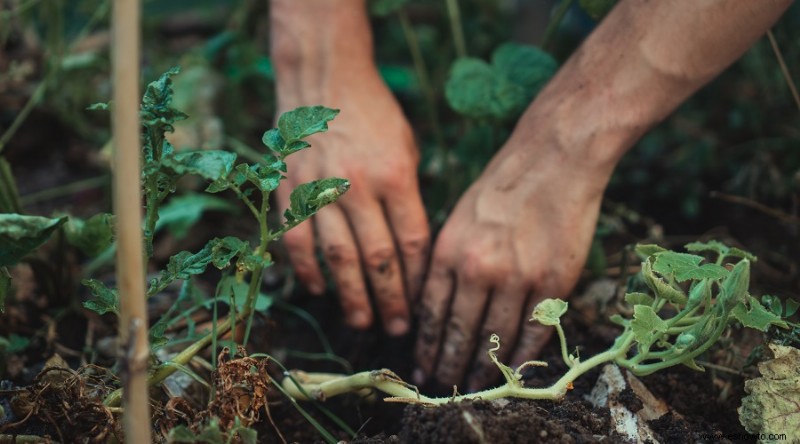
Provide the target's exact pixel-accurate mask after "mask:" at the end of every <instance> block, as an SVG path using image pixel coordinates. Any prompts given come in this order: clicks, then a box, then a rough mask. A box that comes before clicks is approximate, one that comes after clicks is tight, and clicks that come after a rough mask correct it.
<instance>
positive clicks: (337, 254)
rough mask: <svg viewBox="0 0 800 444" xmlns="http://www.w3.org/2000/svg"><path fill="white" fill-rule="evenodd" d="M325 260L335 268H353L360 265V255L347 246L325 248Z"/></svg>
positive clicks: (338, 245)
mask: <svg viewBox="0 0 800 444" xmlns="http://www.w3.org/2000/svg"><path fill="white" fill-rule="evenodd" d="M323 251H324V255H325V259H326V260H327V261H328V264H329V265H330V266H331V267H333V268H342V267H352V266H356V265H358V253H356V250H355V249H354V248H353V247H351V246H347V245H345V244H329V245H326V246H325V248H324V250H323Z"/></svg>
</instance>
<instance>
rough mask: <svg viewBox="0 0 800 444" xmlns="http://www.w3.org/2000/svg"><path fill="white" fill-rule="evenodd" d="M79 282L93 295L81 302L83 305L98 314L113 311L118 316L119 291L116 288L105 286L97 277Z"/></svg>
mask: <svg viewBox="0 0 800 444" xmlns="http://www.w3.org/2000/svg"><path fill="white" fill-rule="evenodd" d="M81 283H82V284H83V285H85V286H86V287H88V288H89V291H90V292H91V293H92V296H93V298H92V299H89V300H88V301H86V302H84V303H83V306H84V307H86V308H87V309H89V310H91V311H93V312H95V313H97V314H99V315H104V314H106V313H114V314H115V315H117V316H119V293H118V292H117V290H116V289H112V288H108V287H106V285H105V284H104V283H102V282H100V281H98V280H97V279H84V280H82V281H81Z"/></svg>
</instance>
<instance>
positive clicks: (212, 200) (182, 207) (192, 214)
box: [156, 193, 239, 240]
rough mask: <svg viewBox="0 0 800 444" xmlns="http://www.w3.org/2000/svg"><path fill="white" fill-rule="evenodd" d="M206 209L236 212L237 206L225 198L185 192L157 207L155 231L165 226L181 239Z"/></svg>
mask: <svg viewBox="0 0 800 444" xmlns="http://www.w3.org/2000/svg"><path fill="white" fill-rule="evenodd" d="M207 211H225V212H228V213H231V214H236V213H238V211H239V207H238V206H236V205H234V204H233V203H231V202H229V201H227V200H225V199H220V198H219V197H215V196H209V195H208V194H200V193H186V194H183V195H180V196H176V197H173V198H172V199H170V200H169V201H168V202H167V203H166V204H165V205H162V206H161V207H159V209H158V223H157V224H156V231H159V230H161V229H162V228H166V229H167V230H168V231H169V232H170V233H171V234H172V235H173V236H175V238H176V239H179V240H180V239H183V238H184V237H186V235H187V234H189V229H190V228H192V227H193V226H194V224H195V223H197V221H199V220H200V217H201V216H202V215H203V213H205V212H207Z"/></svg>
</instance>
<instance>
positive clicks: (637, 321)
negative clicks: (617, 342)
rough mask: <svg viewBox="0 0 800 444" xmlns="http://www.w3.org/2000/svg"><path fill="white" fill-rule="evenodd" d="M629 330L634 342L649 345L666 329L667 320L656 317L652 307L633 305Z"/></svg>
mask: <svg viewBox="0 0 800 444" xmlns="http://www.w3.org/2000/svg"><path fill="white" fill-rule="evenodd" d="M631 331H632V332H633V336H634V337H635V338H636V342H638V343H639V344H642V345H644V346H649V345H650V344H652V343H653V342H654V341H655V340H656V339H658V338H659V337H660V336H661V335H662V334H664V332H666V331H667V322H666V321H664V320H663V319H661V318H660V317H658V314H656V312H655V310H653V308H652V307H650V306H647V305H634V306H633V321H631Z"/></svg>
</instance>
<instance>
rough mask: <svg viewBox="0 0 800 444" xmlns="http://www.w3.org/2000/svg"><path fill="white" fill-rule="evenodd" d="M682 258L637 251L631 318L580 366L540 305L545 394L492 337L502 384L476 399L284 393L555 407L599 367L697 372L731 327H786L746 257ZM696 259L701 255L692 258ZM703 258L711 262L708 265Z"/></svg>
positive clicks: (344, 379) (309, 379)
mask: <svg viewBox="0 0 800 444" xmlns="http://www.w3.org/2000/svg"><path fill="white" fill-rule="evenodd" d="M686 249H687V250H688V251H689V252H690V253H677V252H673V251H668V250H665V249H663V248H661V247H658V246H656V245H640V246H638V247H637V252H638V253H639V254H640V256H642V257H643V262H642V271H641V275H640V276H641V278H642V280H643V282H644V285H645V286H646V288H647V290H648V291H646V292H630V293H628V294H626V295H625V301H626V302H627V303H628V304H629V305H630V308H631V309H630V313H631V314H632V315H631V316H628V317H626V316H622V315H614V316H612V317H611V321H612V322H613V323H615V324H617V325H619V326H620V327H622V332H621V333H620V334H619V336H618V337H617V338H616V340H615V341H614V344H613V345H612V346H611V347H610V348H609V349H608V350H606V351H604V352H602V353H599V354H597V355H595V356H592V357H590V358H588V359H586V360H582V359H581V358H580V357H578V356H577V355H575V354H572V353H570V348H569V347H568V345H567V338H566V335H565V334H564V331H563V329H562V327H561V321H560V319H561V317H562V316H563V315H564V313H566V311H567V303H566V302H565V301H562V300H558V299H545V300H543V301H542V302H540V303H539V304H538V305H537V306H536V308H535V309H534V310H533V314H532V316H531V321H535V322H539V323H541V324H543V325H547V326H552V327H554V328H555V329H556V333H557V334H558V337H559V342H560V346H561V356H562V359H563V361H564V364H565V365H566V366H567V368H568V370H567V371H566V373H564V375H563V376H562V377H561V378H560V379H558V380H557V381H556V382H555V383H553V385H551V386H550V387H546V388H530V387H525V386H524V383H523V379H522V371H523V370H524V369H525V368H527V367H532V366H546V365H547V363H545V362H542V361H529V362H526V363H524V364H522V365H521V366H519V367H518V368H516V369H512V368H511V367H508V366H507V365H505V364H503V363H501V362H499V361H498V359H497V356H496V352H497V350H499V348H500V338H499V337H497V335H492V337H491V339H490V340H491V342H492V343H494V344H495V346H494V347H493V348H492V349H490V350H489V351H488V354H489V357H490V358H491V359H492V361H494V363H495V365H497V367H498V368H499V369H500V371H501V373H502V374H503V377H504V378H505V384H503V385H502V386H500V387H496V388H492V389H489V390H484V391H481V392H477V393H470V394H464V395H454V396H451V397H443V398H431V397H427V396H423V395H420V394H419V392H418V391H417V390H416V388H415V387H414V386H412V385H410V384H407V383H405V382H403V381H402V380H401V379H400V378H399V377H397V376H396V375H395V374H394V373H392V372H391V371H389V370H377V371H370V372H362V373H358V374H355V375H352V376H341V375H314V374H307V373H302V372H292V373H290V376H291V377H290V378H286V379H285V380H284V382H283V386H284V389H286V390H287V391H289V392H290V393H291V394H292V396H295V397H296V398H298V399H309V398H310V399H317V400H323V399H326V398H328V397H331V396H335V395H338V394H342V393H347V392H353V391H358V390H363V389H369V388H372V389H377V390H380V391H383V392H385V393H387V394H389V395H391V397H389V398H387V399H386V401H389V402H407V403H420V404H430V405H439V404H444V403H447V402H453V401H463V400H468V399H483V400H491V399H497V398H504V397H515V398H528V399H551V400H557V399H562V398H563V397H564V396H565V395H566V393H567V391H568V390H570V389H571V388H572V385H573V382H574V381H575V380H576V379H577V378H578V377H580V376H581V375H583V374H584V373H586V372H588V371H589V370H591V369H593V368H595V367H598V366H600V365H603V364H606V363H609V362H613V363H615V364H617V365H619V366H620V367H623V368H626V369H628V370H629V371H630V372H631V373H633V374H635V375H637V376H642V375H649V374H651V373H653V372H657V371H659V370H663V369H665V368H668V367H672V366H675V365H685V366H688V367H690V368H692V369H695V370H703V369H702V367H701V366H700V365H698V364H697V362H695V358H697V356H699V355H700V354H702V353H703V352H705V351H706V350H708V349H709V348H710V347H711V346H712V345H714V343H715V342H716V341H717V340H718V339H719V337H720V336H721V335H722V334H723V333H724V332H725V330H726V329H727V328H728V327H729V326H730V325H731V324H733V323H736V322H738V323H740V324H741V325H743V326H745V327H750V328H755V329H757V330H760V331H766V330H767V329H768V328H769V327H770V326H777V327H781V328H787V326H788V325H787V323H786V322H785V321H784V320H782V319H781V317H780V316H778V315H776V314H775V313H774V312H772V311H769V310H767V309H766V308H765V307H764V305H762V303H761V302H760V301H759V300H758V299H756V298H755V297H753V296H751V295H750V294H749V293H748V287H749V282H750V264H751V262H752V261H754V260H755V257H754V256H752V255H751V254H749V253H747V252H745V251H742V250H739V249H736V248H729V247H727V246H725V245H723V244H721V243H719V242H714V241H712V242H709V243H699V242H695V243H691V244H688V245H687V246H686ZM700 254H702V255H700ZM706 256H712V257H715V258H714V260H709V259H707V258H706Z"/></svg>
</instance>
